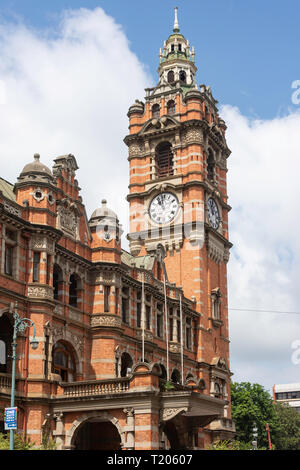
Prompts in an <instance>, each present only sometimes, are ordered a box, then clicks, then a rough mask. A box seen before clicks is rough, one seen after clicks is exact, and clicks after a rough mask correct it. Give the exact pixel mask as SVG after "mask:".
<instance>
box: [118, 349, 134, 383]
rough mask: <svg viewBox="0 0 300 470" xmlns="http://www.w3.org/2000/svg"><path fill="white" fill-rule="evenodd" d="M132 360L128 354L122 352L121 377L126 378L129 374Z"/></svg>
mask: <svg viewBox="0 0 300 470" xmlns="http://www.w3.org/2000/svg"><path fill="white" fill-rule="evenodd" d="M132 366H133V360H132V358H131V356H130V354H128V353H126V352H124V353H123V354H122V356H121V377H126V376H127V375H129V374H130V373H131V369H132Z"/></svg>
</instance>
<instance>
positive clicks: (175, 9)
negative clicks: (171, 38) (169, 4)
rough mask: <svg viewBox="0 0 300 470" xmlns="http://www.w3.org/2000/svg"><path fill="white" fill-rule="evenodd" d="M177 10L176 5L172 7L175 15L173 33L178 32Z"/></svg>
mask: <svg viewBox="0 0 300 470" xmlns="http://www.w3.org/2000/svg"><path fill="white" fill-rule="evenodd" d="M177 12H178V7H175V8H174V13H175V17H174V27H173V31H174V33H179V24H178V17H177Z"/></svg>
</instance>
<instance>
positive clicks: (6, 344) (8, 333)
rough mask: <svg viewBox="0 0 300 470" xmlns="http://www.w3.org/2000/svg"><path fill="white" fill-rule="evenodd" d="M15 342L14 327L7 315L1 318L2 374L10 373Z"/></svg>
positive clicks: (0, 358) (0, 369) (0, 364)
mask: <svg viewBox="0 0 300 470" xmlns="http://www.w3.org/2000/svg"><path fill="white" fill-rule="evenodd" d="M12 340H13V326H12V324H11V322H10V320H9V317H8V316H7V315H6V314H3V315H2V316H1V317H0V372H2V373H7V372H9V364H8V361H9V358H10V355H11V354H10V353H11V343H12Z"/></svg>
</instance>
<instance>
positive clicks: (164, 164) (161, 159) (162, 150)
mask: <svg viewBox="0 0 300 470" xmlns="http://www.w3.org/2000/svg"><path fill="white" fill-rule="evenodd" d="M155 162H156V174H157V176H158V178H163V177H166V176H171V175H173V173H174V170H173V153H172V146H171V144H170V143H169V142H161V143H160V144H158V146H157V147H156V149H155Z"/></svg>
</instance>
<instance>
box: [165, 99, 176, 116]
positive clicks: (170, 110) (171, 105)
mask: <svg viewBox="0 0 300 470" xmlns="http://www.w3.org/2000/svg"><path fill="white" fill-rule="evenodd" d="M167 110H168V114H174V113H175V101H174V100H170V101H168V103H167Z"/></svg>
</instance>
